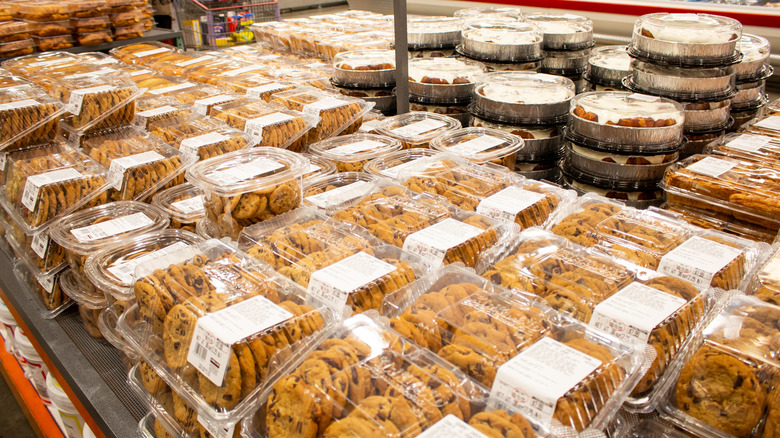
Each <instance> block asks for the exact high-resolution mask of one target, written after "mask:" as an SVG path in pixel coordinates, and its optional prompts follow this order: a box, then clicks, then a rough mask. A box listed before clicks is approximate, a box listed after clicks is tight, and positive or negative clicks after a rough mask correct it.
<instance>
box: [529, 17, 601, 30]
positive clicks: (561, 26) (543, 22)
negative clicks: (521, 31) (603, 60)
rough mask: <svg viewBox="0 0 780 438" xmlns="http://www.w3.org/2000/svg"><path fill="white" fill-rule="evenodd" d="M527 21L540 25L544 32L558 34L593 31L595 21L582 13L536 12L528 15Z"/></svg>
mask: <svg viewBox="0 0 780 438" xmlns="http://www.w3.org/2000/svg"><path fill="white" fill-rule="evenodd" d="M526 21H528V22H529V23H533V24H535V25H536V26H538V27H539V29H541V30H542V33H544V34H551V35H558V34H568V33H577V32H592V31H593V22H592V21H591V20H590V19H589V18H588V17H583V16H582V15H575V14H548V13H544V12H534V13H532V14H528V15H526Z"/></svg>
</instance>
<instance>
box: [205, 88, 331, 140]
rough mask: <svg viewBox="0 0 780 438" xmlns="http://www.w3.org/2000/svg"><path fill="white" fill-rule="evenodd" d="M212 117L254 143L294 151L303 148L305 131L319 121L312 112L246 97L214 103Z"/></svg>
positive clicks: (308, 130) (305, 137) (305, 136)
mask: <svg viewBox="0 0 780 438" xmlns="http://www.w3.org/2000/svg"><path fill="white" fill-rule="evenodd" d="M274 96H276V95H274ZM212 117H214V118H215V119H218V120H222V121H223V122H225V123H227V124H228V125H230V126H232V127H233V128H235V129H238V130H241V131H244V132H245V133H246V134H247V135H248V136H249V137H250V138H251V139H252V142H253V143H255V144H259V145H263V146H272V147H277V148H282V149H289V150H291V151H295V152H301V151H302V150H303V148H304V146H305V145H306V141H307V139H308V137H307V135H306V134H307V133H309V132H310V130H311V129H313V128H314V127H315V126H317V123H318V122H319V118H318V117H317V116H316V115H313V114H309V113H306V112H300V111H296V110H290V109H288V108H285V107H284V106H282V105H279V104H273V103H271V104H269V103H267V102H266V101H264V100H262V99H255V98H250V97H242V98H238V99H236V100H233V101H231V102H228V103H224V104H220V105H216V106H214V107H213V109H212Z"/></svg>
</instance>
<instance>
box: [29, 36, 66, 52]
mask: <svg viewBox="0 0 780 438" xmlns="http://www.w3.org/2000/svg"><path fill="white" fill-rule="evenodd" d="M33 41H34V42H35V47H37V48H38V51H40V52H46V51H49V50H62V49H68V48H71V47H73V46H74V45H75V44H76V41H75V40H73V37H72V36H70V35H54V36H47V37H37V36H33Z"/></svg>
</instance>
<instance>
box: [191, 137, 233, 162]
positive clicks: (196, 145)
mask: <svg viewBox="0 0 780 438" xmlns="http://www.w3.org/2000/svg"><path fill="white" fill-rule="evenodd" d="M228 139H230V137H228V136H227V135H225V134H221V133H219V132H209V133H208V134H203V135H199V136H197V137H192V138H188V139H186V140H182V142H181V144H179V151H180V152H181V153H182V154H183V155H184V156H185V157H197V156H198V149H200V148H202V147H203V146H207V145H210V144H216V143H220V142H223V141H226V140H228Z"/></svg>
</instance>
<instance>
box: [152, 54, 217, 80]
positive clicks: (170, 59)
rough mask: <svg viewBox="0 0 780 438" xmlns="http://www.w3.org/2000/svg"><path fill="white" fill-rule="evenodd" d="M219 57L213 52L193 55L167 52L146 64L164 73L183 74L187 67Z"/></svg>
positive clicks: (211, 62)
mask: <svg viewBox="0 0 780 438" xmlns="http://www.w3.org/2000/svg"><path fill="white" fill-rule="evenodd" d="M218 60H219V58H217V56H216V55H215V54H206V55H200V56H193V55H192V54H185V53H176V52H174V53H167V54H164V55H162V56H160V57H158V58H156V59H155V60H154V61H152V62H151V63H150V64H148V66H149V68H151V69H153V70H157V71H159V72H160V73H162V74H164V75H170V76H183V73H184V72H185V71H186V70H187V69H188V68H193V67H197V66H201V65H209V64H213V63H214V62H215V61H218Z"/></svg>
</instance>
